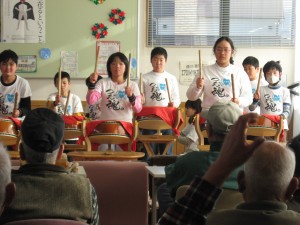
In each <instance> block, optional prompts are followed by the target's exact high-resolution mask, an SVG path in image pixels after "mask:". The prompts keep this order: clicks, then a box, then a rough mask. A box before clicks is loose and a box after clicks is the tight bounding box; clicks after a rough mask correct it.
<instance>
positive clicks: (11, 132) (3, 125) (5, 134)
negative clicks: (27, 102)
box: [0, 119, 18, 145]
mask: <svg viewBox="0 0 300 225" xmlns="http://www.w3.org/2000/svg"><path fill="white" fill-rule="evenodd" d="M17 139H18V131H17V128H16V125H15V124H14V122H13V121H11V120H10V119H0V141H1V142H2V143H3V144H4V145H15V144H17Z"/></svg>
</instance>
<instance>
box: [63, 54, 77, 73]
mask: <svg viewBox="0 0 300 225" xmlns="http://www.w3.org/2000/svg"><path fill="white" fill-rule="evenodd" d="M60 55H61V67H62V71H65V72H68V73H69V74H70V76H71V77H78V76H79V72H78V52H76V51H61V54H60Z"/></svg>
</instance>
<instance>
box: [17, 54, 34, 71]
mask: <svg viewBox="0 0 300 225" xmlns="http://www.w3.org/2000/svg"><path fill="white" fill-rule="evenodd" d="M36 64H37V60H36V55H19V60H18V67H17V71H16V72H17V73H33V72H36V67H37V65H36Z"/></svg>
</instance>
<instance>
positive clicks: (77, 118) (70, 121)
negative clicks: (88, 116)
mask: <svg viewBox="0 0 300 225" xmlns="http://www.w3.org/2000/svg"><path fill="white" fill-rule="evenodd" d="M62 118H63V120H64V121H65V124H68V125H71V124H78V122H81V121H83V120H84V119H85V117H84V116H63V117H62Z"/></svg>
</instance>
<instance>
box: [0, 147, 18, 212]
mask: <svg viewBox="0 0 300 225" xmlns="http://www.w3.org/2000/svg"><path fill="white" fill-rule="evenodd" d="M10 174H11V163H10V158H9V156H8V154H7V152H6V149H5V148H4V147H3V145H2V144H0V206H1V208H0V216H1V214H2V211H3V210H4V208H5V207H7V206H9V204H10V203H11V201H12V200H13V198H14V196H15V192H16V186H15V184H14V183H12V182H11V178H10Z"/></svg>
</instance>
